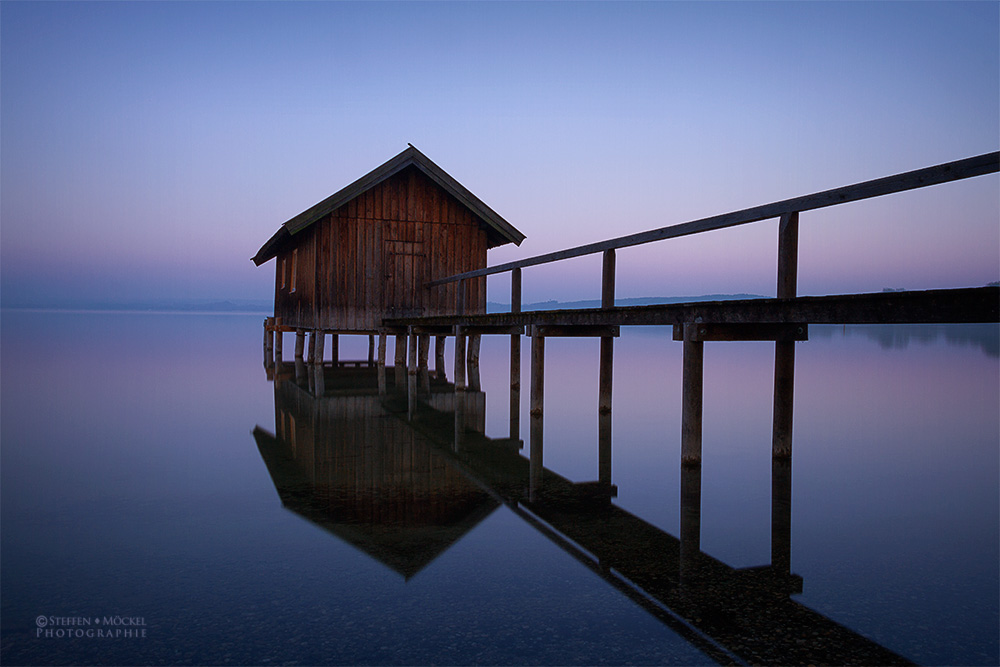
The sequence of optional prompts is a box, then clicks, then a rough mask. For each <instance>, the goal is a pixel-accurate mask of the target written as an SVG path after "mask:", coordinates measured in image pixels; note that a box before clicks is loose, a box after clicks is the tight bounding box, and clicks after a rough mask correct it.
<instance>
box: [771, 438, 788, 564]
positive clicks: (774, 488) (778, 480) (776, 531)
mask: <svg viewBox="0 0 1000 667" xmlns="http://www.w3.org/2000/svg"><path fill="white" fill-rule="evenodd" d="M771 567H772V568H774V569H775V570H777V571H779V572H781V573H782V574H791V572H792V460H791V458H787V457H774V458H772V459H771Z"/></svg>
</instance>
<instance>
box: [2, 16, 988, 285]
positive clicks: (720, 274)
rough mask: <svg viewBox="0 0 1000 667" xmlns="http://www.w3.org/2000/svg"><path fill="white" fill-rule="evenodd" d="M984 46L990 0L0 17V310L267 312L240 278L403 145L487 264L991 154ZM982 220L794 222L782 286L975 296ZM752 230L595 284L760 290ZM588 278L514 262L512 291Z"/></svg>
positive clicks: (637, 264) (861, 210) (770, 248)
mask: <svg viewBox="0 0 1000 667" xmlns="http://www.w3.org/2000/svg"><path fill="white" fill-rule="evenodd" d="M330 25H337V26H338V30H337V36H336V37H333V36H332V35H331V34H330V32H329V31H328V30H327V27H328V26H330ZM998 26H1000V8H998V6H997V5H996V4H993V3H943V4H935V3H926V4H875V3H862V4H822V3H821V4H756V3H740V4H728V3H723V4H707V5H697V4H683V3H662V4H658V3H653V4H572V3H567V4H541V5H526V4H448V5H438V4H416V5H396V4H373V5H366V4H350V3H329V4H327V3H301V4H283V5H278V4H268V3H212V4H200V3H177V4H171V3H166V4H147V3H120V4H110V5H109V4H96V3H95V4H90V3H83V4H55V3H52V4H50V3H44V4H37V3H8V4H5V5H4V7H3V23H2V25H0V31H2V34H0V36H2V39H0V55H2V58H0V63H2V64H0V67H2V72H0V73H2V77H0V81H2V84H0V85H2V92H3V95H2V97H0V105H2V107H0V112H2V113H0V116H2V119H3V121H2V122H3V128H2V129H3V132H2V162H0V168H2V169H0V177H2V188H3V198H2V202H0V215H2V221H3V225H2V228H0V233H2V244H0V252H2V262H0V277H2V286H3V303H5V304H18V303H22V302H31V301H35V302H42V303H44V302H51V301H53V300H55V301H59V300H65V301H73V300H77V301H87V300H107V299H109V298H111V299H113V298H119V299H123V300H136V299H141V298H165V297H176V298H191V297H205V298H247V299H259V300H267V299H269V298H270V297H271V290H272V281H273V267H272V266H271V265H267V266H265V267H263V268H259V269H258V268H255V267H254V266H253V265H252V264H251V263H250V262H249V260H248V258H249V257H250V256H251V255H253V254H254V253H255V252H256V250H257V248H258V247H259V246H260V245H261V244H262V243H263V242H264V241H265V240H266V239H267V238H268V237H269V236H270V235H271V234H272V233H273V232H274V230H275V229H277V227H278V226H279V225H280V224H281V223H282V222H283V221H284V220H286V219H288V218H289V217H291V216H293V215H295V214H297V213H298V212H300V211H302V210H304V209H305V208H307V207H309V206H311V205H312V204H314V203H316V202H317V201H319V200H321V199H323V198H324V197H326V196H328V195H329V194H331V193H332V192H334V191H336V190H338V189H340V188H341V187H343V186H344V185H347V184H348V183H350V182H352V181H353V180H355V179H356V178H358V177H359V176H361V175H363V174H364V173H366V172H367V171H369V170H371V169H372V168H374V167H376V166H378V165H379V164H381V163H382V162H384V161H385V160H386V159H388V158H390V157H391V156H393V155H395V154H396V153H398V152H399V151H400V150H402V149H403V148H405V147H406V144H407V143H408V142H412V143H413V144H415V145H416V146H417V147H418V148H420V149H421V150H422V151H423V152H425V153H426V154H427V155H428V156H429V157H430V158H431V159H432V160H434V161H436V162H437V163H438V164H439V165H440V166H441V167H442V168H444V169H445V170H446V171H448V172H449V173H450V174H451V175H453V176H454V177H455V178H456V179H458V180H459V181H460V182H462V183H463V184H464V185H465V186H467V187H468V188H469V189H470V190H472V191H473V192H474V193H475V194H476V195H478V196H479V197H480V198H481V199H483V200H484V201H485V202H486V203H487V204H489V205H490V206H491V207H493V208H494V209H495V210H496V211H497V212H499V213H500V214H501V215H502V216H504V217H505V218H506V219H507V220H509V221H510V222H511V223H512V224H513V225H515V226H516V227H518V228H519V229H520V230H521V231H523V232H524V233H525V234H526V235H527V237H528V238H527V239H526V241H525V242H524V244H522V246H521V247H520V248H515V247H512V246H508V247H503V248H499V249H496V250H494V251H493V252H491V254H490V260H489V261H490V263H491V264H498V263H502V262H505V261H511V260H514V259H521V258H524V257H529V256H534V255H538V254H542V253H545V252H551V251H554V250H558V249H561V248H566V247H571V246H575V245H580V244H584V243H590V242H594V241H598V240H601V239H605V238H611V237H615V236H621V235H624V234H630V233H635V232H639V231H643V230H646V229H652V228H657V227H661V226H665V225H670V224H677V223H681V222H686V221H689V220H694V219H698V218H701V217H706V216H710V215H715V214H720V213H725V212H728V211H733V210H739V209H741V208H746V207H749V206H755V205H758V204H763V203H767V202H771V201H777V200H780V199H784V198H788V197H793V196H798V195H803V194H807V193H810V192H815V191H819V190H824V189H827V188H831V187H837V186H841V185H847V184H850V183H854V182H859V181H863V180H867V179H870V178H878V177H881V176H885V175H888V174H892V173H898V172H902V171H907V170H910V169H916V168H920V167H924V166H929V165H931V164H936V163H939V162H945V161H949V160H955V159H960V158H963V157H969V156H971V155H975V154H979V153H984V152H988V151H991V150H996V149H997V147H998V145H1000V128H998V125H997V122H996V118H997V117H1000V64H998V58H997V53H998V52H1000V27H998ZM457 36H462V37H457ZM998 202H1000V182H998V179H997V177H996V176H995V175H994V176H987V177H980V178H978V179H975V180H974V181H969V182H964V183H955V184H947V185H943V186H937V187H935V188H930V189H928V191H926V192H915V193H906V194H902V195H896V196H893V197H890V198H886V199H885V200H879V201H878V202H867V203H863V204H856V205H849V206H844V207H836V208H834V209H829V210H825V211H817V212H813V213H809V214H804V215H803V220H802V234H801V239H800V258H801V264H800V266H801V269H800V275H799V285H800V292H801V293H804V294H807V293H830V292H837V291H847V292H852V291H878V290H880V289H882V288H883V287H907V288H930V287H957V286H972V285H980V284H984V283H986V282H990V281H994V280H998V279H1000V224H998V220H1000V203H998ZM775 227H776V223H775V222H774V221H765V222H761V223H755V224H753V225H750V226H748V227H745V228H741V229H738V230H725V231H720V232H713V233H711V234H707V235H702V236H700V237H698V238H687V239H677V240H674V241H668V242H663V243H658V244H654V245H653V246H651V247H647V248H632V249H624V250H621V251H619V261H618V271H619V273H618V281H617V282H618V290H617V293H618V295H619V297H621V298H626V297H640V296H653V295H697V294H706V293H723V292H724V293H734V292H751V293H760V294H771V293H773V290H774V271H775V268H774V265H775V244H776V239H775V234H776V232H775ZM599 273H600V263H599V260H592V258H587V259H580V260H573V261H572V262H566V263H561V264H559V265H556V266H555V267H546V268H532V269H526V270H525V274H524V299H525V301H526V302H527V301H541V300H547V299H559V300H576V299H590V298H596V297H597V295H598V294H599V281H600V275H599ZM494 283H495V284H496V285H497V286H498V287H494V286H493V285H494ZM490 289H491V293H490V299H491V300H494V301H507V300H508V291H507V288H505V287H503V280H502V279H496V280H491V288H490Z"/></svg>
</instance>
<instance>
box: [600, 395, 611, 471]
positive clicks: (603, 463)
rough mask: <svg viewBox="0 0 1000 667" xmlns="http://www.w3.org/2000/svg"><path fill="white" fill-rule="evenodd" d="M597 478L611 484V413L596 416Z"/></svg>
mask: <svg viewBox="0 0 1000 667" xmlns="http://www.w3.org/2000/svg"><path fill="white" fill-rule="evenodd" d="M597 480H598V481H599V482H601V483H602V484H611V413H610V412H606V413H604V414H600V415H598V416H597Z"/></svg>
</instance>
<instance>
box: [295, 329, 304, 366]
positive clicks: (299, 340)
mask: <svg viewBox="0 0 1000 667" xmlns="http://www.w3.org/2000/svg"><path fill="white" fill-rule="evenodd" d="M305 346H306V330H305V329H296V330H295V360H296V361H299V360H301V359H302V353H303V350H304V349H305Z"/></svg>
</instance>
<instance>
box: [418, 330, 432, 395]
mask: <svg viewBox="0 0 1000 667" xmlns="http://www.w3.org/2000/svg"><path fill="white" fill-rule="evenodd" d="M430 347H431V339H430V336H428V335H427V334H420V335H419V336H417V383H418V384H419V385H420V391H421V392H423V393H424V394H430V393H431V375H430V371H429V370H428V367H427V357H428V355H429V353H430Z"/></svg>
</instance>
